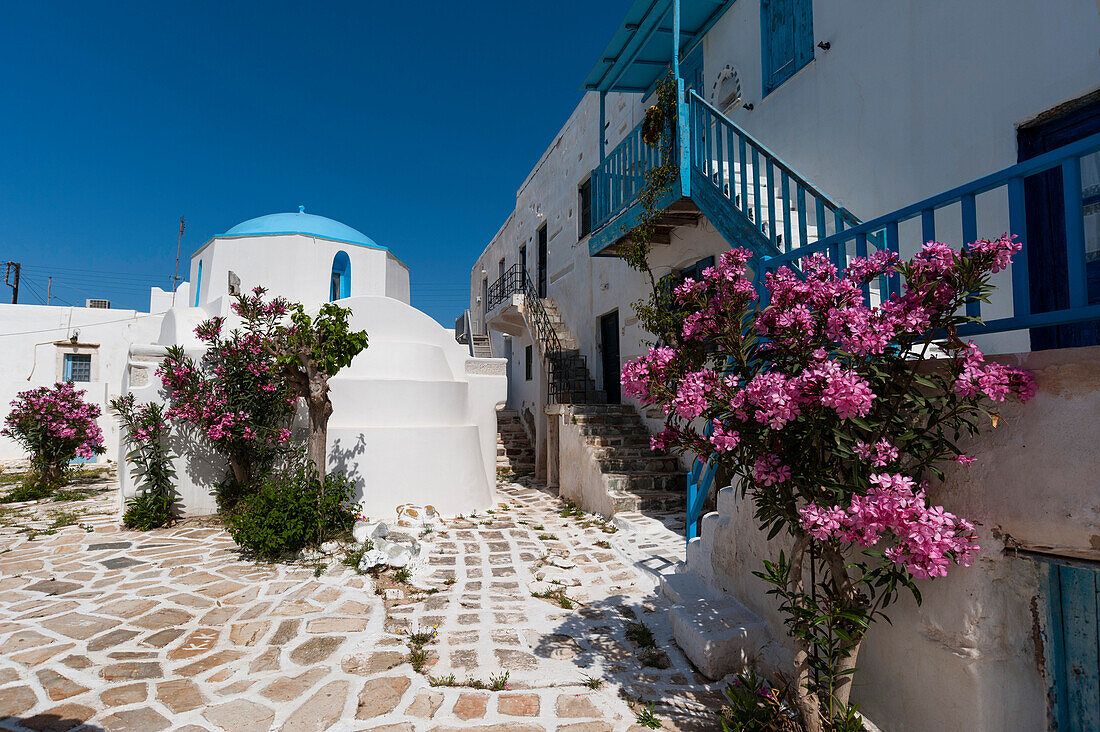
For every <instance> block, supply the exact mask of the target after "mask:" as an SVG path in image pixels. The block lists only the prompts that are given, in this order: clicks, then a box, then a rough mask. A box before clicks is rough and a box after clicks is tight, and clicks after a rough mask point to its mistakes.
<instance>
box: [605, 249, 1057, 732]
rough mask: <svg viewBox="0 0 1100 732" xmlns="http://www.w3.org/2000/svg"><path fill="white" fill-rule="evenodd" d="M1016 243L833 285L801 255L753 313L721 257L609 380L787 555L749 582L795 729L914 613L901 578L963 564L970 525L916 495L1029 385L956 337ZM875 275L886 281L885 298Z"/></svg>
mask: <svg viewBox="0 0 1100 732" xmlns="http://www.w3.org/2000/svg"><path fill="white" fill-rule="evenodd" d="M1019 249H1020V245H1019V244H1018V243H1016V242H1015V241H1014V240H1013V239H1012V238H1011V237H1008V236H1004V237H1001V238H1000V239H996V240H993V241H985V240H983V241H979V242H975V243H973V244H971V245H969V246H967V247H964V248H962V249H961V250H954V249H952V248H951V247H949V246H947V245H945V244H941V243H938V242H929V243H928V244H926V245H925V246H924V247H923V248H922V250H921V251H920V252H919V253H918V254H916V255H915V256H914V257H913V258H912V259H910V260H909V261H904V262H903V261H900V260H899V258H898V257H897V256H896V255H894V254H892V253H890V252H883V251H880V252H876V253H874V254H872V255H871V256H869V257H866V258H855V259H853V260H851V262H850V264H849V265H848V267H847V268H846V269H845V270H843V271H838V270H837V268H836V267H835V266H834V265H833V264H831V263H830V261H829V260H828V259H827V258H826V257H824V256H822V255H814V256H810V257H806V258H804V259H802V260H801V261H800V263H799V269H798V270H797V271H796V270H795V269H792V268H790V267H780V268H778V269H777V270H776V271H775V272H770V273H768V274H767V276H766V278H765V280H764V287H765V289H766V291H767V294H768V303H767V305H766V306H764V305H762V304H761V303H760V302H759V300H758V292H757V288H756V287H755V286H754V284H753V282H752V281H751V280H750V278H749V276H748V273H747V265H748V263H749V260H750V259H751V254H750V252H748V251H747V250H745V249H734V250H732V251H729V252H726V253H724V254H723V255H722V256H721V258H720V261H719V262H718V264H717V265H716V266H714V267H710V268H708V269H706V270H705V271H704V272H703V273H702V278H701V279H700V280H699V281H694V280H691V279H688V280H685V281H684V282H682V283H681V284H680V285H679V286H677V287H676V288H675V290H674V298H675V306H676V308H677V312H678V318H679V321H678V322H679V326H680V331H679V333H677V334H676V336H677V337H676V338H675V339H674V340H675V343H674V346H661V347H656V348H653V349H651V350H650V351H649V353H647V354H646V355H645V356H643V357H641V358H639V359H637V360H635V361H632V362H630V363H627V364H626V365H625V366H624V367H623V373H622V378H623V390H624V393H626V394H627V395H630V396H633V397H635V398H636V399H638V400H639V401H640V402H641V403H642V404H643V405H657V406H660V407H661V408H663V410H664V412H665V414H666V415H667V419H666V428H665V430H664V431H663V432H662V433H660V434H659V435H657V436H656V437H654V438H653V447H654V449H671V450H674V451H677V452H682V453H689V454H695V455H699V456H701V457H702V458H706V459H712V460H715V461H716V462H717V463H719V465H720V466H721V467H723V468H724V469H725V471H726V472H727V474H728V475H731V476H734V477H735V479H736V481H738V483H739V485H740V490H741V492H742V494H743V495H744V496H747V497H749V498H751V500H752V502H753V505H754V507H755V516H756V518H757V519H758V520H759V522H760V526H761V529H762V530H764V531H766V532H767V533H768V536H769V539H776V538H777V537H780V536H783V537H785V538H784V541H785V542H789V545H790V548H789V549H787V550H784V551H782V552H780V555H779V559H778V561H776V562H765V564H764V568H763V570H762V571H760V572H757V573H756V574H757V576H759V577H761V578H762V579H764V580H765V581H766V582H768V583H769V585H770V586H771V589H770V590H769V593H770V594H772V595H774V596H775V597H776V598H777V600H778V601H779V605H780V609H781V610H782V611H783V613H784V614H785V616H786V618H787V629H788V632H789V633H790V634H791V636H792V637H793V638H794V642H795V646H796V657H795V679H794V681H795V683H793V684H792V693H793V695H794V700H795V703H796V706H797V708H798V710H799V712H800V713H801V717H802V723H803V725H804V726H805V727H806V729H808V730H820V729H827V728H830V727H835V726H837V725H839V724H840V723H841V720H846V719H851V713H852V708H851V706H850V705H849V704H848V694H849V691H850V684H851V674H852V673H853V672H854V670H855V661H856V656H857V653H858V649H859V644H860V642H861V641H862V639H863V636H864V634H865V632H866V630H867V628H868V627H869V625H870V623H871V622H873V621H875V620H876V619H878V618H880V617H882V611H883V609H884V608H885V607H886V606H888V605H889V604H890V603H891V602H893V601H894V600H895V599H896V598H897V596H898V593H899V592H900V591H901V590H902V589H906V588H907V589H908V590H909V591H911V592H912V594H913V595H914V596H915V597H916V599H917V601H918V602H919V601H920V591H919V588H918V585H917V583H916V582H915V580H916V579H928V578H935V577H943V576H945V575H946V574H947V573H948V571H949V570H950V569H951V568H952V567H953V566H956V565H963V566H968V565H969V564H970V563H971V562H972V561H973V558H974V556H975V555H976V554H977V552H978V551H979V547H978V539H977V534H976V532H975V529H974V525H973V523H971V522H970V521H967V520H966V519H965V518H962V517H960V516H957V515H955V514H954V513H952V512H950V511H947V510H945V509H944V508H943V507H942V506H937V505H933V504H932V502H931V501H930V500H929V498H928V490H929V487H930V482H929V481H930V480H932V479H940V480H942V479H943V478H944V477H945V474H944V470H943V469H944V467H945V466H946V465H949V464H951V463H961V464H963V465H967V464H969V463H970V462H972V461H973V459H974V458H972V457H971V456H969V455H966V454H965V453H964V452H963V451H962V449H961V448H960V447H959V446H958V444H959V440H960V438H962V437H963V436H964V435H971V436H973V435H977V434H979V433H980V432H981V431H982V430H984V429H986V428H987V427H990V426H992V427H995V426H996V424H997V415H996V411H995V410H996V405H997V403H1000V402H1003V401H1004V400H1005V399H1006V398H1009V397H1014V398H1018V399H1020V400H1022V401H1026V400H1027V399H1029V398H1030V397H1031V396H1032V395H1033V394H1034V391H1035V386H1034V382H1033V380H1032V377H1031V375H1030V374H1029V373H1027V372H1024V371H1021V370H1019V369H1014V368H1011V367H1007V366H1004V365H1001V364H999V363H996V362H993V361H987V360H985V358H984V357H983V355H982V353H981V352H980V351H979V350H978V349H977V347H976V346H975V345H974V344H973V343H971V342H964V341H963V340H961V339H960V338H959V337H958V336H957V335H956V332H957V330H958V328H959V327H960V326H961V325H963V324H965V323H968V322H971V321H973V320H976V319H975V318H971V317H968V316H966V315H965V314H964V313H965V305H966V303H968V302H970V301H972V300H979V301H986V300H988V297H989V294H990V293H991V292H992V289H993V288H992V286H991V285H990V284H989V278H990V275H991V274H993V273H996V272H998V271H1000V270H1002V269H1004V268H1005V267H1007V266H1008V265H1009V263H1010V262H1011V259H1012V256H1013V255H1014V254H1015V253H1016V252H1017V251H1019ZM887 277H898V278H900V281H901V282H902V283H903V287H902V288H901V294H900V295H893V296H891V297H889V298H887V299H885V300H882V299H880V298H878V297H877V293H879V292H884V291H886V290H885V288H883V287H881V286H878V285H880V284H881V283H884V282H885V279H886V278H887ZM871 293H874V294H875V295H876V297H875V298H874V299H872V298H871V297H870V294H871ZM811 565H812V568H813V570H814V571H813V572H812V573H811V572H810V567H811ZM810 576H813V577H814V578H816V582H815V583H814V584H813V585H812V586H808V584H807V583H808V582H809V579H808V578H809V577H810Z"/></svg>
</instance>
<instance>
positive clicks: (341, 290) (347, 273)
mask: <svg viewBox="0 0 1100 732" xmlns="http://www.w3.org/2000/svg"><path fill="white" fill-rule="evenodd" d="M345 297H351V260H350V259H348V254H347V252H337V253H336V257H335V258H334V259H333V260H332V277H331V280H330V281H329V298H328V299H329V302H332V301H333V300H339V299H341V298H345Z"/></svg>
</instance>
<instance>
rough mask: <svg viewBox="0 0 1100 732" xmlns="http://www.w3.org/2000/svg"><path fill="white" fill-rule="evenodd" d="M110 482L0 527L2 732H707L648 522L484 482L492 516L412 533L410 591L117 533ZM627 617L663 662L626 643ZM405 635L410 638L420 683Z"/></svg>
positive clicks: (709, 689)
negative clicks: (655, 721)
mask: <svg viewBox="0 0 1100 732" xmlns="http://www.w3.org/2000/svg"><path fill="white" fill-rule="evenodd" d="M110 487H111V489H110V490H104V491H102V492H101V493H100V494H99V495H98V496H95V497H93V498H91V499H89V500H85V501H81V502H77V503H71V504H70V503H49V502H46V503H40V504H24V505H18V504H16V505H14V509H9V511H11V510H14V511H16V512H17V513H10V512H9V513H7V514H5V515H4V517H3V519H4V521H3V522H2V525H0V720H3V721H0V727H2V728H6V729H31V730H45V729H50V730H64V729H77V728H83V729H105V730H165V729H175V730H211V731H213V730H269V729H280V730H303V731H305V730H309V731H313V730H324V729H332V730H371V729H372V730H394V731H397V730H401V731H409V732H413V731H416V730H457V729H463V730H470V729H473V730H502V731H503V730H515V731H517V732H523V731H524V730H532V731H534V730H546V731H550V730H570V731H572V732H597V731H600V730H607V731H611V730H628V729H630V730H634V729H641V727H639V726H637V724H636V710H638V709H641V707H640V706H638V705H636V704H635V705H634V706H632V702H634V701H635V700H641V701H642V702H649V703H654V704H655V707H654V711H655V713H656V714H657V716H658V717H659V718H660V719H661V720H662V722H663V724H664V728H665V729H713V728H715V725H714V719H715V717H714V710H716V709H717V708H718V707H719V705H720V692H719V689H720V688H721V685H720V684H708V683H706V681H705V679H703V678H702V677H701V676H699V675H697V674H695V673H694V672H693V671H692V669H691V666H690V664H689V663H688V661H687V660H686V659H685V658H684V656H683V655H682V654H681V653H680V652H679V650H678V649H677V648H676V647H675V646H674V645H673V644H672V642H671V640H670V631H669V628H668V623H667V613H666V612H665V611H666V609H667V604H666V603H665V602H664V601H663V600H661V599H660V598H659V597H658V595H657V594H656V593H655V592H654V586H655V582H656V575H657V574H658V573H660V572H661V571H667V569H668V568H669V567H670V566H671V564H672V563H674V562H675V561H678V560H680V559H682V558H683V552H682V538H680V537H676V536H675V535H674V534H672V532H671V531H665V533H663V534H662V533H661V530H660V528H659V526H660V523H661V522H660V521H657V522H652V521H651V523H650V524H649V526H648V528H645V529H643V530H641V531H640V532H635V531H633V530H632V529H631V527H632V526H633V528H637V525H639V522H640V523H644V521H642V519H637V520H636V521H635V522H634V523H633V524H632V522H631V521H624V522H620V523H621V524H623V525H625V526H627V527H628V528H627V529H624V530H620V531H617V532H616V531H615V528H614V526H613V525H612V524H609V523H606V522H602V521H599V520H595V519H593V518H592V517H589V516H586V515H584V514H579V513H577V512H572V511H568V510H564V513H565V514H567V515H562V513H563V509H565V508H566V507H565V506H564V504H562V503H561V502H560V501H559V500H558V499H557V498H556V497H554V496H553V495H551V494H550V493H549V492H547V491H546V490H544V489H540V488H538V487H532V486H524V485H519V484H507V485H503V486H501V488H500V490H499V494H498V495H499V499H500V501H501V505H500V506H498V507H497V508H495V509H494V510H493V511H492V512H486V513H483V514H481V515H478V516H472V517H467V518H465V519H458V520H449V521H447V522H445V525H444V526H443V528H441V529H438V530H436V531H435V532H433V533H431V534H428V535H425V537H424V539H425V540H426V541H427V542H428V544H429V546H430V555H429V559H428V563H427V564H426V565H425V566H423V567H422V568H420V569H418V570H417V571H416V572H414V574H413V578H412V580H411V582H412V583H413V584H414V585H417V586H419V588H420V589H419V590H418V589H416V588H414V587H412V586H410V585H406V584H396V583H395V582H392V581H390V580H389V579H387V578H386V577H384V576H382V577H375V578H372V577H370V576H367V575H362V576H361V575H358V574H357V573H356V572H354V571H353V570H352V569H350V568H348V567H346V566H344V565H342V564H340V563H339V562H338V561H330V562H329V563H328V564H327V566H323V567H322V569H321V570H320V571H319V572H315V569H314V567H312V566H307V565H267V564H257V563H253V562H251V561H248V560H247V559H245V558H243V557H242V556H241V555H240V553H239V552H238V551H237V548H236V546H235V544H234V543H233V541H232V539H231V538H230V537H229V535H228V534H227V533H226V532H225V531H224V530H223V529H221V528H218V527H216V526H206V527H204V526H195V525H186V524H185V525H180V526H177V527H173V528H170V529H163V530H157V531H151V532H132V531H126V530H124V529H122V528H121V527H120V526H119V525H118V519H117V516H118V495H117V489H116V488H114V486H110ZM51 511H52V512H54V515H53V516H51V515H50V512H51ZM58 511H66V512H69V513H70V514H71V512H73V511H80V513H79V515H78V516H75V518H72V517H70V518H63V519H62V520H61V521H59V520H58V518H57V512H58ZM66 522H72V523H71V525H67V526H65V525H62V526H59V524H64V523H66ZM664 523H666V524H667V523H669V522H668V521H665V522H664ZM27 527H30V528H32V529H36V530H38V531H40V532H43V531H44V532H47V533H38V534H32V533H30V532H28V531H27ZM51 527H52V528H51ZM49 532H53V533H49ZM681 536H682V534H681ZM315 574H316V575H317V576H315ZM533 592H540V593H541V592H548V593H550V595H551V599H542V598H537V597H533V596H532V593H533ZM563 597H564V598H568V601H566V602H563V601H562V598H563ZM563 604H569V605H572V607H569V608H566V607H562V606H561V605H563ZM639 621H640V622H644V623H645V624H646V625H647V626H649V627H650V628H651V629H652V630H653V632H654V634H655V635H656V637H657V641H658V643H657V645H658V646H659V647H660V648H661V649H662V650H663V651H664V654H651V655H649V656H647V657H648V658H649V659H650V661H651V662H656V663H658V664H659V665H666V664H667V665H668V667H667V668H655V667H652V666H645V665H643V662H642V660H641V656H642V652H641V649H639V648H638V647H636V646H634V645H633V644H632V643H631V642H629V641H628V640H627V638H626V634H625V631H626V627H627V623H629V622H639ZM421 631H422V632H423V635H416V634H417V633H418V632H421ZM410 637H412V638H414V639H419V640H423V639H425V638H430V640H428V642H426V643H425V644H424V645H423V650H424V651H425V655H424V657H423V658H421V659H419V663H420V664H421V667H420V672H417V671H416V670H414V668H413V666H412V665H411V663H410V648H411V647H414V645H415V644H413V643H411V642H410ZM654 659H655V660H654ZM452 674H453V684H454V685H435V686H433V685H432V684H433V682H434V683H435V684H449V683H452V681H451V678H450V677H451V675H452ZM505 674H506V675H507V677H506V680H504V675H505ZM588 680H592V681H590V682H589V685H586V684H585V683H584V682H586V681H588ZM599 680H602V682H601V681H599ZM494 681H496V682H497V686H500V687H506V688H502V689H501V690H499V691H494V690H491V689H490V688H476V687H478V686H489V685H492V683H493V682H494ZM590 686H592V687H596V688H590ZM82 725H83V726H82Z"/></svg>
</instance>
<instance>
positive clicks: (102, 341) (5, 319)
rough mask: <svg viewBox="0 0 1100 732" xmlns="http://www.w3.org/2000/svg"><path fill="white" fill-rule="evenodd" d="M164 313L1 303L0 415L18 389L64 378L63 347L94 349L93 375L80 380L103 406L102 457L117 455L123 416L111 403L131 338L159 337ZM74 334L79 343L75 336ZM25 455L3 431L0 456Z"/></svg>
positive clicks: (119, 386) (70, 350) (139, 340)
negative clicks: (119, 416) (119, 418)
mask: <svg viewBox="0 0 1100 732" xmlns="http://www.w3.org/2000/svg"><path fill="white" fill-rule="evenodd" d="M163 317H164V314H163V313H154V314H149V313H140V312H137V311H135V310H108V309H100V308H77V307H59V306H46V305H10V304H7V305H0V415H3V416H4V417H6V416H7V414H8V411H9V408H10V404H11V401H12V400H13V399H14V398H15V395H16V394H17V393H18V392H21V391H25V390H27V389H31V388H34V387H38V386H50V385H52V384H55V383H57V382H58V381H61V380H62V379H63V378H64V356H63V354H64V353H90V354H92V381H91V382H88V383H78V384H77V385H76V386H77V387H78V388H80V389H84V390H85V391H86V392H87V393H86V396H85V398H86V399H87V400H88V401H90V402H92V403H94V404H97V405H99V407H100V409H101V410H102V412H103V414H102V416H101V417H100V418H99V426H100V428H101V429H102V430H103V437H104V444H105V446H106V447H107V453H106V455H103V456H101V457H100V458H99V460H100V461H101V462H102V461H104V460H114V459H116V457H117V450H116V449H115V447H114V446H115V445H117V443H118V422H117V420H116V419H115V417H114V416H113V415H112V414H111V413H110V412H109V410H108V409H107V403H108V402H109V401H110V400H111V399H114V398H115V397H117V396H119V395H121V394H122V393H123V392H122V389H123V378H124V373H125V370H126V356H127V353H128V350H129V347H130V344H131V343H153V342H154V341H156V339H157V334H158V333H159V332H160V324H161V320H162V319H163ZM73 335H76V336H77V338H76V340H77V345H73V344H72V343H71V341H70V338H71V337H72V336H73ZM23 457H26V455H25V454H24V453H23V449H22V448H21V447H20V446H19V445H18V444H17V443H15V442H14V441H13V440H11V439H10V438H7V437H0V458H3V459H17V458H23Z"/></svg>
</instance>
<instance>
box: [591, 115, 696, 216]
mask: <svg viewBox="0 0 1100 732" xmlns="http://www.w3.org/2000/svg"><path fill="white" fill-rule="evenodd" d="M677 148H678V145H675V144H674V145H673V147H672V149H671V151H670V150H668V149H667V148H666V154H669V153H670V154H672V155H675V154H676V153H675V150H676V149H677ZM660 164H661V146H660V145H647V144H646V143H645V142H644V141H643V140H642V125H641V123H639V124H638V125H637V126H636V127H635V128H634V129H632V130H631V131H630V132H629V133H627V135H626V137H625V138H623V141H622V142H620V143H619V144H618V145H617V146H616V147H615V149H614V150H612V151H611V152H610V153H608V154H607V156H606V157H605V158H604V159H603V161H602V162H601V163H600V164H599V166H598V167H596V168H595V169H593V171H592V178H591V180H592V184H591V191H592V193H591V195H592V229H593V230H596V229H599V228H600V227H602V226H604V225H605V224H607V223H608V222H609V221H611V220H612V219H613V218H615V217H616V216H618V215H619V214H620V213H622V212H623V211H624V210H626V209H627V208H628V207H629V206H630V205H631V204H632V203H634V202H635V201H636V200H637V199H638V196H639V195H640V194H641V192H642V188H643V187H644V186H645V181H646V171H649V170H652V169H653V168H655V167H657V166H658V165H660Z"/></svg>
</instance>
